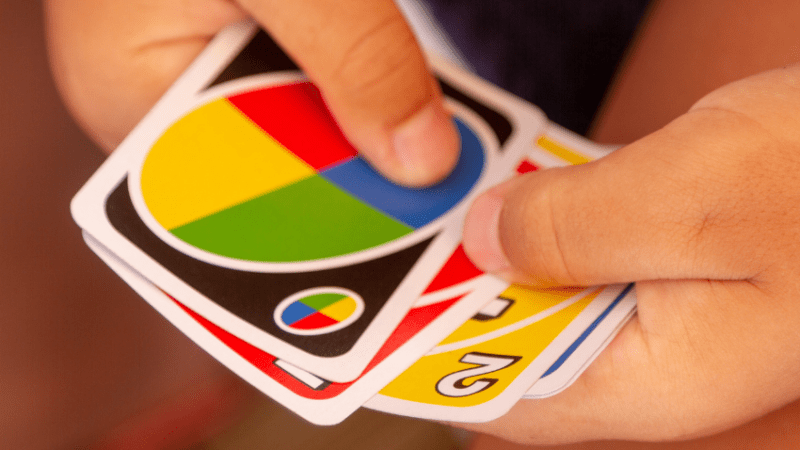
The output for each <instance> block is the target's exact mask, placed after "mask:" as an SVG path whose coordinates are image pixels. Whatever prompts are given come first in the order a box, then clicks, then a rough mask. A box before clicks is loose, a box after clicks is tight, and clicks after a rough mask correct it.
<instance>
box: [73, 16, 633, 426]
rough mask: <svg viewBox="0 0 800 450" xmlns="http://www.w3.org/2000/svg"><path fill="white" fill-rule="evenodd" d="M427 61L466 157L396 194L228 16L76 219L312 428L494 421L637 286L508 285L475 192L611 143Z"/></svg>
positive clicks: (132, 278) (99, 246) (178, 320)
mask: <svg viewBox="0 0 800 450" xmlns="http://www.w3.org/2000/svg"><path fill="white" fill-rule="evenodd" d="M432 68H433V71H434V73H435V74H436V76H437V78H438V80H439V82H440V85H441V87H442V90H443V92H444V94H445V96H446V98H447V105H448V108H449V109H450V110H451V111H452V113H453V115H454V121H455V124H456V127H457V129H458V132H459V134H460V138H461V157H460V160H459V162H458V164H457V166H456V168H455V169H454V171H453V172H452V173H451V174H450V175H449V176H448V177H447V178H446V179H445V180H444V181H442V182H441V183H439V184H437V185H435V186H432V187H430V188H425V189H407V188H402V187H399V186H397V185H394V184H392V183H391V182H389V181H387V180H385V179H384V178H383V177H381V176H380V175H378V174H377V173H376V172H375V171H374V170H373V169H372V168H371V167H370V166H369V165H368V164H366V163H365V162H364V160H363V159H362V158H361V157H360V156H359V155H358V154H357V153H356V152H355V150H354V149H353V148H352V147H351V146H350V144H349V143H348V142H347V141H346V139H345V138H344V137H343V135H342V134H341V132H340V131H339V129H338V127H337V126H336V124H335V122H334V120H333V118H332V117H331V116H330V114H329V113H328V111H327V109H326V107H325V104H324V102H323V101H322V99H321V97H320V95H319V93H318V91H317V90H316V88H315V87H314V86H313V85H312V84H310V83H309V82H308V81H307V80H306V79H305V78H304V76H303V75H302V73H300V72H299V71H298V70H297V68H296V67H294V65H293V63H292V62H291V61H290V60H289V59H288V58H287V57H286V56H285V55H284V54H283V53H282V52H281V51H280V50H279V49H278V48H277V47H276V46H275V45H274V44H273V43H272V42H271V41H270V40H269V38H268V37H267V36H266V35H265V34H264V33H262V32H258V31H257V29H256V28H255V26H254V25H252V24H250V23H242V24H239V25H237V26H234V27H231V28H229V29H227V30H226V31H225V32H223V33H222V34H221V35H220V36H218V37H217V38H216V39H215V40H214V41H213V42H212V43H211V44H210V45H209V47H208V48H207V49H206V50H205V51H204V52H203V54H201V55H200V57H199V58H198V59H197V60H196V61H195V63H193V65H192V66H191V67H190V68H189V69H188V70H187V72H186V73H185V74H184V75H183V76H182V77H181V78H180V79H179V80H178V81H177V82H176V84H175V85H174V86H173V87H172V88H171V89H170V90H169V91H168V92H167V94H165V96H164V97H163V98H162V99H161V100H160V101H159V102H158V104H157V105H156V106H155V107H154V108H153V110H152V111H151V112H150V113H149V114H148V115H147V116H146V117H145V118H144V119H143V120H142V122H141V123H140V124H139V126H137V127H136V129H135V130H134V131H133V132H132V133H131V134H130V135H129V136H128V138H126V140H125V141H124V142H123V143H122V144H121V145H120V147H119V148H118V150H117V151H116V152H115V153H114V154H113V155H112V156H111V157H110V158H109V160H108V161H107V162H106V163H105V164H104V165H103V166H102V167H101V169H100V170H99V171H98V172H97V173H96V174H95V175H94V176H93V177H92V178H91V179H90V180H89V182H88V183H87V184H86V186H84V188H83V189H82V190H81V191H80V192H79V193H78V195H77V196H76V197H75V199H74V201H73V205H72V209H73V216H74V217H75V219H76V221H77V222H78V224H79V225H80V226H81V228H82V229H83V230H84V234H85V236H86V239H87V242H88V243H89V244H90V246H91V247H92V248H93V249H94V250H95V251H96V252H97V253H98V254H99V255H100V256H101V257H102V258H103V259H104V260H105V261H106V262H107V263H108V264H109V265H110V266H111V267H112V268H113V269H114V270H115V271H117V272H118V273H119V274H120V276H122V277H123V278H124V279H125V280H126V281H127V282H128V283H129V284H131V285H132V286H133V287H134V289H136V290H137V291H138V292H139V293H140V294H141V295H142V296H143V297H144V298H145V299H146V300H147V301H148V302H150V303H151V305H153V307H154V308H155V309H157V310H158V311H159V312H161V313H162V314H163V315H164V316H165V317H166V318H167V319H168V320H170V321H171V322H172V323H173V324H175V325H176V326H177V327H178V328H180V329H181V330H182V331H183V332H184V333H186V334H187V335H188V336H189V337H190V338H192V339H193V340H194V341H195V342H197V343H198V345H200V346H201V347H203V348H204V349H205V350H206V351H208V352H209V353H210V354H212V355H213V356H214V357H216V358H217V359H219V360H220V361H221V362H223V363H224V364H226V365H227V366H228V367H229V368H231V369H232V370H233V371H234V372H236V373H237V374H239V375H240V376H241V377H242V378H244V379H246V380H247V381H249V382H250V383H251V384H253V385H254V386H256V387H257V388H259V389H260V390H261V391H263V392H264V393H266V394H267V395H269V396H270V397H272V398H274V399H276V400H277V401H279V402H281V403H282V404H284V405H286V406H287V407H288V408H290V409H292V410H293V411H295V412H297V413H298V414H300V415H302V416H303V417H305V418H307V419H308V420H310V421H312V422H315V423H319V424H331V423H337V422H339V421H341V420H342V419H344V418H345V417H347V415H349V414H350V413H351V412H352V411H354V410H355V409H357V408H358V407H360V406H362V405H365V404H366V406H368V407H372V408H376V409H381V410H384V411H389V412H395V413H400V414H406V415H411V416H416V417H427V418H433V419H439V420H454V421H458V420H461V421H485V420H490V419H493V418H495V417H497V416H499V415H502V414H503V413H504V412H505V411H507V410H508V409H509V408H510V407H511V406H512V405H513V404H514V403H515V402H516V401H517V400H518V399H519V398H520V397H522V396H525V395H529V396H542V395H546V394H548V393H553V392H555V391H557V390H558V389H561V388H563V387H565V386H566V385H568V384H569V382H570V381H571V380H573V379H574V377H575V376H576V375H577V374H578V373H579V372H580V370H581V369H582V368H583V367H585V364H587V363H588V362H589V361H590V360H591V359H592V357H593V356H594V355H596V353H597V352H598V351H599V350H600V349H601V348H602V346H603V344H604V343H605V342H607V341H608V339H609V338H610V336H613V334H614V332H615V331H616V330H617V329H618V328H619V326H620V324H622V323H624V321H625V319H626V318H627V317H629V315H630V314H631V313H632V311H633V308H634V301H633V295H632V290H631V288H630V287H624V286H615V287H598V288H588V289H566V290H545V291H534V290H528V289H523V288H519V287H511V288H509V287H508V286H507V284H506V283H504V282H502V281H500V280H498V279H495V278H493V277H491V276H488V275H485V274H483V273H482V272H480V271H479V270H478V269H476V268H475V267H474V266H472V265H471V263H469V261H468V260H467V259H466V257H465V256H464V255H463V252H462V251H461V249H460V246H459V243H460V237H461V224H462V221H463V217H464V214H465V212H466V208H467V207H468V206H469V204H470V202H471V200H472V199H474V197H475V196H476V195H477V194H479V193H480V192H482V191H484V190H485V189H487V188H488V187H490V186H492V185H494V184H496V183H498V182H500V181H502V180H504V179H507V178H508V177H510V176H513V174H514V173H516V172H524V171H529V170H535V169H537V168H539V167H541V168H546V167H552V166H558V165H565V164H567V163H569V162H573V163H574V162H576V161H574V160H571V159H570V158H568V157H564V155H565V154H571V155H579V156H581V157H583V158H584V159H583V160H587V161H588V160H589V159H592V158H594V157H599V156H602V155H603V154H604V153H605V151H606V150H605V149H602V148H599V147H596V146H594V145H592V144H591V143H589V142H586V141H584V140H582V139H580V138H578V137H576V136H573V135H571V134H570V133H568V132H566V131H564V130H563V129H560V128H559V127H557V126H555V125H553V124H549V123H547V121H546V118H545V117H544V115H543V114H542V113H541V112H540V111H539V110H538V109H536V108H535V107H532V106H531V105H528V104H526V103H524V102H522V101H521V100H519V99H517V98H514V97H512V96H510V95H508V94H506V93H504V92H502V91H500V90H498V89H497V88H495V87H493V86H490V85H488V84H486V83H484V82H482V81H480V80H478V79H476V78H475V77H473V76H470V75H468V74H464V73H462V72H460V71H459V70H457V69H455V68H453V67H451V66H449V65H448V64H446V63H444V62H442V61H438V60H434V61H433V66H432ZM498 296H499V298H498ZM562 355H565V356H563V357H562ZM571 358H573V359H571ZM574 358H578V359H577V361H578V362H575V363H569V362H570V361H573V360H574ZM548 369H552V370H550V371H549V372H551V373H549V375H548V376H547V377H544V378H542V375H544V374H545V373H546V372H548ZM564 370H567V372H564ZM553 376H556V377H557V378H558V380H560V381H556V382H549V383H545V384H546V385H547V386H546V387H544V388H537V385H539V384H540V383H542V382H545V380H548V377H553ZM540 378H541V380H540V381H537V380H539V379H540ZM532 386H533V387H532Z"/></svg>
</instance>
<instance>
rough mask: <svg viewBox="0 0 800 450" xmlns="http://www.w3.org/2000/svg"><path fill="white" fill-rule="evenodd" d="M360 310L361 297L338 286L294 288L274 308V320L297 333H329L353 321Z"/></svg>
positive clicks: (361, 308) (291, 331) (361, 309)
mask: <svg viewBox="0 0 800 450" xmlns="http://www.w3.org/2000/svg"><path fill="white" fill-rule="evenodd" d="M363 311H364V300H363V299H362V298H361V296H359V295H358V294H356V293H355V292H353V291H351V290H349V289H344V288H339V287H319V288H313V289H306V290H303V291H300V292H297V293H295V294H293V295H291V296H289V297H287V298H286V299H284V300H283V301H282V302H280V303H279V304H278V307H277V308H275V315H274V318H275V323H277V324H278V326H279V327H280V328H281V329H282V330H283V331H286V332H289V333H292V334H297V335H301V336H311V335H319V334H326V333H331V332H333V331H336V330H340V329H342V328H344V327H346V326H348V325H350V324H351V323H353V322H355V321H356V320H357V319H358V318H359V317H360V316H361V313H362V312H363Z"/></svg>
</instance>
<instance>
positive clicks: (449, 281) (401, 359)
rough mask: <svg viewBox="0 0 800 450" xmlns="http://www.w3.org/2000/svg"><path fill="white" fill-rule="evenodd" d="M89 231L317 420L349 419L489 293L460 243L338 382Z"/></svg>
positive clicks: (129, 275) (164, 299)
mask: <svg viewBox="0 0 800 450" xmlns="http://www.w3.org/2000/svg"><path fill="white" fill-rule="evenodd" d="M84 239H85V240H86V243H87V244H88V245H89V247H90V248H91V249H92V250H93V251H94V252H95V253H97V254H98V255H99V256H100V257H101V258H102V259H103V261H105V262H106V264H108V265H109V267H111V268H112V269H113V270H114V271H115V272H116V273H117V274H118V275H119V276H120V277H121V278H122V279H123V280H125V281H126V282H127V283H128V284H129V285H130V286H131V287H133V288H134V290H136V292H137V293H139V295H141V296H142V297H143V298H144V299H145V300H147V301H148V302H149V303H150V304H151V305H152V306H153V307H154V308H155V309H156V310H157V311H159V312H160V313H161V314H163V315H164V316H165V317H167V318H168V319H169V320H170V321H171V322H172V323H173V325H175V326H176V327H177V328H178V329H180V330H181V331H182V332H184V333H185V334H187V335H189V336H192V337H193V339H194V341H195V342H196V343H197V344H198V345H200V346H201V347H202V348H203V349H204V350H206V351H207V352H209V353H210V354H211V355H212V356H214V357H215V358H216V359H217V360H219V361H220V362H222V363H223V364H225V365H226V366H227V367H228V368H230V369H231V370H232V371H233V372H234V373H236V374H237V375H239V376H240V377H242V378H243V379H244V380H246V381H247V382H249V383H250V384H252V385H253V386H255V387H256V388H258V389H259V390H261V391H262V392H264V393H265V394H267V395H268V396H269V397H271V398H273V399H274V400H276V401H278V402H279V403H281V404H283V405H284V406H286V407H287V408H289V409H290V410H292V411H294V412H295V413H297V414H298V415H300V416H301V417H303V418H305V419H306V420H308V421H310V422H313V423H315V424H317V425H332V424H336V423H339V422H340V421H342V420H344V419H345V418H346V417H347V416H349V415H350V414H351V413H352V412H354V411H355V410H356V409H358V408H359V407H360V406H361V405H362V404H363V403H364V402H365V401H367V400H368V399H369V398H370V397H372V396H373V395H375V393H377V392H378V391H379V390H380V389H381V388H382V387H383V386H384V385H386V383H388V382H389V381H390V380H391V379H392V378H394V377H395V376H397V375H398V374H399V373H401V372H402V371H403V369H405V368H406V367H408V366H409V365H410V364H411V363H412V362H413V361H414V360H415V359H416V358H417V357H418V356H419V355H420V354H422V353H424V352H425V351H426V350H427V349H429V348H430V346H429V345H428V344H427V343H428V342H430V341H431V340H432V339H433V338H439V339H441V336H440V334H441V325H443V324H447V323H450V322H457V323H462V322H463V321H464V320H466V319H467V317H464V314H463V312H462V310H459V309H457V308H453V306H454V305H455V304H456V302H466V303H468V304H472V305H477V306H475V307H474V308H475V309H478V308H479V307H480V305H481V303H484V302H485V299H486V298H487V293H486V292H487V291H486V286H487V285H486V284H482V283H479V282H478V281H480V278H481V277H483V276H484V275H482V274H481V273H480V271H478V270H477V269H476V268H475V267H474V266H472V264H471V263H470V262H469V260H467V259H466V256H465V255H464V254H463V251H460V250H457V251H456V252H454V254H453V256H451V258H449V259H448V262H447V264H445V266H444V267H443V269H442V270H441V271H440V272H439V274H438V275H437V277H436V278H435V279H434V281H433V282H432V283H431V285H430V286H428V288H427V289H426V294H425V295H423V296H422V297H421V298H420V299H419V300H418V301H417V302H416V303H415V305H414V307H413V308H412V309H411V310H410V311H409V313H408V314H407V315H406V317H404V318H403V320H402V321H401V323H400V325H399V326H398V327H397V329H396V330H394V331H393V333H392V334H391V336H390V337H389V339H388V340H387V341H386V343H385V344H384V345H383V346H382V347H381V349H380V351H379V352H378V353H377V355H376V356H375V357H374V358H373V360H372V361H371V362H370V364H369V365H368V366H367V369H366V370H365V372H364V373H363V374H362V375H361V376H360V377H359V378H358V379H357V380H355V381H352V382H346V383H336V382H331V381H329V380H326V379H324V378H321V377H319V376H317V375H315V374H312V373H310V372H308V371H307V370H303V369H301V368H299V367H297V366H295V365H293V364H290V363H288V362H286V361H284V360H281V359H278V358H276V357H275V356H274V355H272V354H270V353H267V352H265V351H263V350H261V349H259V348H257V347H254V346H253V345H251V344H249V343H247V342H245V341H243V340H241V339H239V338H238V337H236V336H234V335H233V334H231V333H228V332H227V331H225V330H223V329H222V328H220V327H218V326H216V325H215V324H213V323H212V322H211V321H209V320H207V319H205V318H204V317H203V316H201V315H199V314H197V313H196V312H194V311H192V310H191V309H190V308H188V307H187V306H185V305H184V304H183V303H181V302H179V301H177V300H175V299H174V298H172V297H170V296H169V295H167V294H166V293H165V292H164V291H162V290H160V289H158V288H157V287H156V286H155V285H153V284H152V283H150V282H149V281H148V280H146V279H145V278H144V277H143V276H141V275H140V274H138V273H136V272H135V271H134V270H133V269H132V268H131V267H130V266H128V265H127V264H125V262H124V261H122V260H121V259H119V258H117V257H116V256H114V255H113V254H112V253H111V252H109V251H108V250H107V249H105V248H104V247H103V246H102V245H101V244H99V243H98V242H97V241H96V240H95V239H94V238H92V237H91V236H90V235H89V234H87V233H84ZM482 286H483V287H482Z"/></svg>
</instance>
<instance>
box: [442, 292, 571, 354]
mask: <svg viewBox="0 0 800 450" xmlns="http://www.w3.org/2000/svg"><path fill="white" fill-rule="evenodd" d="M583 290H584V288H558V289H541V290H536V289H530V288H524V287H521V286H517V285H512V286H510V287H509V288H508V289H506V290H505V291H503V293H502V294H500V297H502V298H507V299H510V300H514V302H515V303H514V306H512V307H511V308H509V310H508V311H507V312H505V313H504V314H503V315H502V316H501V317H499V318H497V319H492V320H487V321H478V320H468V321H466V322H464V324H463V325H461V326H460V327H458V329H457V330H456V331H454V332H453V333H452V334H450V336H447V338H445V340H444V341H442V342H440V343H439V345H445V344H452V343H453V342H459V341H464V340H467V339H472V338H474V337H476V336H480V335H482V334H486V333H489V332H492V331H494V330H499V329H500V328H503V327H505V326H508V325H511V324H512V323H516V322H519V321H520V320H523V319H526V318H528V317H530V316H532V315H534V314H537V313H539V312H541V311H544V310H546V309H547V308H551V307H553V306H556V305H557V304H559V303H561V302H563V301H564V300H566V299H568V298H570V297H572V296H574V295H576V294H578V293H580V292H582V291H583Z"/></svg>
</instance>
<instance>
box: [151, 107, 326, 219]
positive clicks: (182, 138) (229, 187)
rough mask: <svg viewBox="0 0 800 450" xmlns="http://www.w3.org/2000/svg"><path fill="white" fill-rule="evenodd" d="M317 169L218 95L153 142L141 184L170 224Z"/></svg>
mask: <svg viewBox="0 0 800 450" xmlns="http://www.w3.org/2000/svg"><path fill="white" fill-rule="evenodd" d="M314 173H315V172H314V169H313V168H312V167H311V166H309V165H308V164H306V163H305V162H304V161H302V160H301V159H300V158H298V157H296V156H295V155H294V154H292V153H291V152H290V151H288V150H287V149H286V148H285V147H283V146H282V145H281V144H280V143H278V142H277V141H276V140H275V139H273V138H272V137H270V136H269V135H268V134H266V133H264V131H263V130H261V128H259V127H258V126H257V125H256V124H254V123H253V122H252V121H251V120H250V119H248V118H247V117H246V116H245V115H244V114H242V113H241V112H240V111H239V110H238V109H237V108H236V107H235V106H233V104H231V103H230V102H229V101H228V100H226V99H219V100H215V101H213V102H211V103H208V104H206V105H204V106H202V107H200V108H198V109H196V110H195V111H192V112H191V113H189V114H187V115H186V116H184V117H183V118H182V119H180V120H179V121H178V122H176V123H175V124H173V125H172V127H170V128H169V129H168V130H167V131H166V132H165V133H164V134H163V135H162V136H161V138H160V139H159V140H158V141H157V142H156V143H155V145H153V147H152V149H151V150H150V153H149V154H148V155H147V159H146V160H145V163H144V166H143V167H142V177H141V183H142V184H141V187H142V196H143V197H144V200H145V203H146V204H147V207H148V209H149V210H150V212H151V213H152V214H153V217H154V218H155V219H156V220H157V221H158V223H160V224H161V225H162V226H163V227H164V228H166V229H168V230H171V229H174V228H177V227H179V226H181V225H185V224H187V223H189V222H192V221H194V220H197V219H200V218H202V217H205V216H207V215H209V214H213V213H215V212H218V211H221V210H223V209H226V208H229V207H231V206H234V205H237V204H239V203H242V202H244V201H246V200H250V199H252V198H255V197H257V196H259V195H261V194H263V193H265V192H269V191H272V190H274V189H277V188H279V187H281V186H285V185H288V184H290V183H293V182H296V181H299V180H301V179H304V178H307V177H309V176H312V175H314ZM165 193H169V195H164V194H165Z"/></svg>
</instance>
